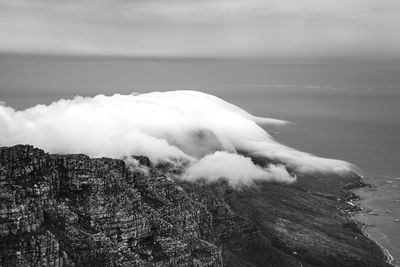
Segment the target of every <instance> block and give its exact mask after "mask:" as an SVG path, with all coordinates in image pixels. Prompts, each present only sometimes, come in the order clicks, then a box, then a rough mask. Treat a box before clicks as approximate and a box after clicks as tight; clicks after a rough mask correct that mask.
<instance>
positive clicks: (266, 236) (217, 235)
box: [0, 145, 389, 266]
mask: <svg viewBox="0 0 400 267" xmlns="http://www.w3.org/2000/svg"><path fill="white" fill-rule="evenodd" d="M134 158H135V163H134V164H129V163H126V162H124V161H122V160H115V159H109V158H98V159H91V158H89V157H87V156H85V155H81V154H79V155H51V154H47V153H45V152H44V151H42V150H40V149H37V148H34V147H32V146H23V145H19V146H14V147H4V148H0V185H1V187H0V266H15V265H21V266H44V265H47V266H149V265H150V266H389V265H388V264H387V263H385V256H384V254H383V252H382V251H381V250H380V249H379V247H378V246H377V245H376V244H375V243H373V242H372V241H370V240H369V239H368V238H366V237H365V236H364V235H363V234H362V232H361V231H360V227H359V226H358V225H357V224H356V223H355V222H353V221H352V220H351V219H350V218H349V215H348V211H349V210H350V209H353V207H352V205H350V204H346V201H347V200H348V199H350V198H352V197H354V195H352V193H350V192H349V191H348V189H350V188H353V187H357V186H361V185H362V183H361V182H360V178H359V177H358V176H355V175H354V176H348V177H334V176H321V175H315V176H310V175H308V176H300V177H298V178H299V181H298V183H297V184H295V185H290V186H288V185H281V184H274V183H260V184H257V186H254V187H247V188H241V189H239V190H236V189H233V188H231V187H230V186H228V184H227V183H226V182H224V181H220V182H217V183H213V184H204V183H196V184H195V183H188V182H183V181H179V180H177V179H176V178H177V177H178V178H179V173H180V170H179V169H174V168H173V167H172V166H168V165H164V166H152V164H151V163H150V161H149V160H148V159H147V158H146V157H141V156H138V157H134ZM128 162H129V161H128ZM138 163H139V164H138Z"/></svg>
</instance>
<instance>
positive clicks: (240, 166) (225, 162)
mask: <svg viewBox="0 0 400 267" xmlns="http://www.w3.org/2000/svg"><path fill="white" fill-rule="evenodd" d="M220 178H225V179H226V180H227V181H228V182H229V184H230V185H232V186H239V185H251V184H253V181H276V182H282V183H293V182H295V181H296V176H294V175H290V174H289V173H288V171H287V170H286V168H285V167H284V166H283V165H272V164H271V165H269V166H268V167H267V168H262V167H260V166H258V165H255V164H254V163H253V162H252V160H251V159H250V158H248V157H244V156H242V155H238V154H233V153H227V152H222V151H218V152H215V153H213V154H210V155H207V156H205V157H203V158H202V159H200V160H199V161H197V162H195V163H194V164H193V165H191V166H190V167H189V168H188V169H187V170H186V172H185V173H184V175H183V176H182V179H184V180H188V181H196V180H201V179H204V180H206V181H210V182H214V181H217V180H218V179H220Z"/></svg>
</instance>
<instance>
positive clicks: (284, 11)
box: [0, 0, 400, 57]
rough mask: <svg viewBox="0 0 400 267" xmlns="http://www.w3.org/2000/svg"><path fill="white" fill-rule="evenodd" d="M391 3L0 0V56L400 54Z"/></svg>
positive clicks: (396, 5)
mask: <svg viewBox="0 0 400 267" xmlns="http://www.w3.org/2000/svg"><path fill="white" fill-rule="evenodd" d="M399 14H400V2H399V1H398V0H335V1H332V0H302V1H300V0H264V1H262V0H202V1H195V0H168V1H166V0H130V1H128V0H96V1H87V0H68V1H65V0H0V52H2V53H38V54H43V53H44V54H46V53H49V54H78V55H80V54H83V55H118V56H133V57H134V56H150V57H151V56H154V57H157V56H160V57H173V56H184V57H185V56H188V57H215V56H217V57H218V56H220V57H262V56H276V55H285V56H288V55H289V56H310V55H312V56H321V55H361V56H365V55H367V56H390V57H393V56H400V16H399Z"/></svg>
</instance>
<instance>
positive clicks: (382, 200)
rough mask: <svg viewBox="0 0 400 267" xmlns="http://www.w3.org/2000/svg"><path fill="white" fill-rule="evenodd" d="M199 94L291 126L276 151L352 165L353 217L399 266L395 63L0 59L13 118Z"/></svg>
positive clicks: (398, 64) (1, 90) (399, 109)
mask: <svg viewBox="0 0 400 267" xmlns="http://www.w3.org/2000/svg"><path fill="white" fill-rule="evenodd" d="M182 89H187V90H199V91H204V92H207V93H211V94H214V95H217V96H219V97H221V98H223V99H225V100H227V101H229V102H231V103H233V104H235V105H238V106H240V107H242V108H244V109H245V110H247V111H249V112H251V113H253V114H254V115H257V116H266V117H272V118H277V119H283V120H287V121H290V122H291V123H290V124H288V125H286V126H284V127H280V128H275V129H271V128H268V129H267V130H268V131H269V132H270V133H271V135H273V137H274V138H275V139H277V140H278V141H280V142H282V143H284V144H287V145H289V146H292V147H294V148H297V149H300V150H303V151H307V152H310V153H313V154H316V155H318V156H323V157H329V158H337V159H342V160H347V161H349V162H351V163H353V164H356V165H357V166H358V167H359V168H360V172H361V173H362V174H363V175H364V177H365V178H364V179H365V180H366V181H367V182H369V183H371V184H372V185H373V186H374V187H373V188H365V189H361V190H358V194H359V195H360V196H361V197H362V201H361V204H362V205H363V209H364V211H365V212H363V213H359V214H355V217H356V218H357V219H358V220H360V221H361V222H363V223H365V224H366V225H367V227H366V228H365V230H366V232H367V234H368V235H370V237H371V238H373V239H374V240H375V241H376V242H377V243H379V244H380V245H381V246H383V247H384V248H386V249H387V250H388V251H389V252H390V254H391V255H392V256H393V258H394V259H393V261H392V263H394V264H398V265H400V234H399V232H400V222H399V221H397V220H398V219H400V187H399V185H400V179H399V178H400V61H399V60H392V59H379V60H377V59H356V60H355V59H347V58H325V59H246V60H244V59H241V60H227V59H224V60H220V59H189V58H185V59H143V58H142V59H134V58H109V57H103V58H98V57H66V56H32V55H4V54H3V55H0V100H1V101H4V102H6V104H7V105H9V106H12V107H14V108H16V109H24V108H27V107H30V106H33V105H36V104H48V103H51V102H52V101H55V100H57V99H59V98H71V97H73V96H75V95H77V94H79V95H83V96H93V95H96V94H99V93H103V94H114V93H130V92H132V91H137V92H150V91H166V90H182Z"/></svg>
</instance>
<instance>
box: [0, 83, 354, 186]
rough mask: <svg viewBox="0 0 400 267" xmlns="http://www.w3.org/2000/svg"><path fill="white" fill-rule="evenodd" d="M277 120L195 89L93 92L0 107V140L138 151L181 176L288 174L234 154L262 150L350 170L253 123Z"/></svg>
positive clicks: (61, 149)
mask: <svg viewBox="0 0 400 267" xmlns="http://www.w3.org/2000/svg"><path fill="white" fill-rule="evenodd" d="M284 123H285V122H284V121H280V120H274V119H268V118H260V117H255V116H252V115H251V114H249V113H247V112H246V111H244V110H242V109H240V108H238V107H236V106H234V105H231V104H229V103H227V102H225V101H223V100H221V99H219V98H217V97H215V96H212V95H208V94H205V93H200V92H195V91H171V92H155V93H149V94H139V95H134V94H132V95H118V94H116V95H113V96H104V95H98V96H95V97H93V98H90V97H75V98H74V99H72V100H64V99H62V100H59V101H57V102H54V103H52V104H50V105H48V106H45V105H37V106H34V107H32V108H29V109H26V110H23V111H15V110H14V109H12V108H11V107H7V106H5V105H2V106H0V145H2V146H5V145H15V144H19V143H26V144H32V145H35V146H37V147H40V148H43V149H45V150H47V151H49V152H52V153H85V154H88V155H90V156H92V157H99V156H108V157H116V158H122V157H124V156H129V155H134V154H135V155H138V154H141V155H146V156H148V157H149V158H150V159H151V160H152V161H153V162H158V161H168V160H174V161H176V160H184V161H189V162H190V164H189V167H188V169H187V171H186V173H185V175H184V178H186V179H190V180H193V179H200V178H205V179H209V180H215V179H218V178H219V177H226V178H229V179H230V180H229V181H230V182H231V183H232V184H238V183H243V184H248V183H251V181H252V180H273V181H282V182H292V181H294V180H295V177H292V176H290V175H289V173H288V172H287V171H286V168H285V167H283V165H282V166H281V165H271V164H270V165H269V166H268V167H266V168H261V167H260V166H258V165H255V164H254V163H253V162H252V161H251V160H250V158H248V157H245V156H242V155H246V156H257V157H265V158H268V159H270V160H273V161H276V162H281V163H283V164H285V165H286V166H287V167H288V168H291V169H293V170H295V171H299V172H310V171H322V172H343V171H350V170H351V168H352V166H351V165H350V164H348V163H346V162H343V161H339V160H332V159H324V158H319V157H315V156H313V155H310V154H307V153H304V152H300V151H297V150H295V149H292V148H289V147H287V146H284V145H282V144H279V143H278V142H276V141H274V140H273V139H272V137H271V136H270V135H269V134H268V133H267V132H266V131H265V130H264V129H263V128H261V127H260V126H259V125H261V124H264V125H268V124H272V125H276V124H284ZM221 151H222V152H221ZM238 152H240V153H241V154H242V155H239V154H238Z"/></svg>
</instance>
